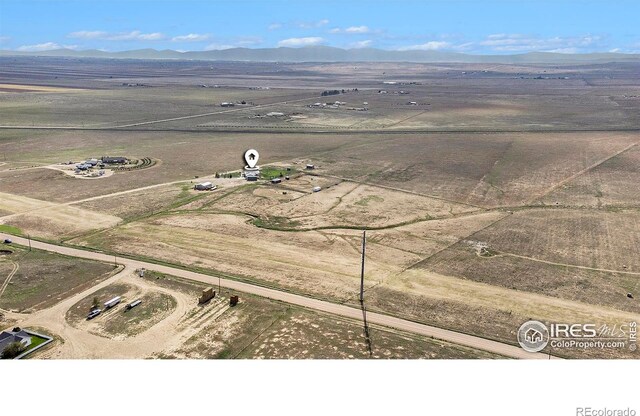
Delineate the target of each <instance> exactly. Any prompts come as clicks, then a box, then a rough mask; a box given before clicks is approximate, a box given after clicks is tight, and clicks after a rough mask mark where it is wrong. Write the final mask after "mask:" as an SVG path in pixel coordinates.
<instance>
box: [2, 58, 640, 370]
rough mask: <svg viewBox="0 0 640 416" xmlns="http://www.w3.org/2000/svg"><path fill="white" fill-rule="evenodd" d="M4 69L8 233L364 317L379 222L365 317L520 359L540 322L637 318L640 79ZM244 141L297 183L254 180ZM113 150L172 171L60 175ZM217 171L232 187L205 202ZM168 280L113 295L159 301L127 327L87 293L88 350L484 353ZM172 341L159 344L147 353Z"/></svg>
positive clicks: (307, 68)
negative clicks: (521, 334) (480, 341)
mask: <svg viewBox="0 0 640 416" xmlns="http://www.w3.org/2000/svg"><path fill="white" fill-rule="evenodd" d="M0 63H4V64H6V65H0V89H2V93H1V94H0V116H1V118H2V122H1V123H0V124H1V125H2V126H0V224H2V228H0V229H2V230H3V231H7V232H14V233H18V232H21V233H22V234H29V235H31V236H34V237H38V238H43V239H48V240H52V241H56V242H64V244H71V245H77V246H82V247H85V248H89V249H96V250H105V251H107V252H109V253H117V254H123V255H124V254H126V255H129V256H132V257H144V258H146V259H154V260H157V261H162V262H166V263H173V264H178V265H181V266H185V267H191V268H197V269H198V270H202V271H206V272H208V273H211V274H213V275H219V274H222V275H224V276H226V277H229V278H233V279H238V280H243V281H247V282H254V283H257V284H260V285H266V286H270V287H274V288H278V289H283V290H287V291H291V292H295V293H298V294H302V295H307V296H311V297H316V298H321V299H327V300H331V301H334V302H339V303H347V304H350V305H354V306H357V305H358V303H357V300H356V299H357V294H358V285H359V273H360V255H361V251H360V250H361V235H362V234H361V231H362V230H363V229H367V230H368V231H367V237H368V240H367V242H368V245H367V261H366V273H365V287H366V304H367V307H368V308H369V309H370V310H373V311H378V312H382V313H386V314H391V315H395V316H399V317H403V318H407V319H411V320H415V321H419V322H423V323H426V324H431V325H435V326H439V327H443V328H449V329H454V330H457V331H462V332H465V333H469V334H472V335H477V336H481V337H485V338H490V339H495V340H498V341H501V342H505V343H509V344H516V338H515V331H516V330H517V328H518V327H519V325H520V324H521V323H522V322H523V321H526V320H528V319H539V320H542V321H544V322H602V323H608V324H616V323H617V324H618V325H619V324H621V323H623V322H628V321H631V320H640V304H639V303H638V299H639V298H640V284H639V283H638V281H639V280H638V279H639V278H640V262H639V260H638V258H640V253H638V248H639V247H640V240H639V239H638V235H639V233H640V225H639V224H640V219H639V217H638V207H639V206H640V204H639V201H640V200H639V198H640V194H639V193H638V186H637V183H638V181H639V180H640V168H639V166H640V165H639V164H640V147H639V146H640V111H639V110H640V100H638V99H637V98H636V99H634V98H633V97H637V96H640V83H638V80H637V75H636V74H637V65H635V64H601V65H589V64H585V65H565V66H563V65H555V66H548V65H495V64H491V65H489V64H487V65H483V64H409V63H405V64H392V63H379V64H378V63H371V64H362V63H360V64H357V65H349V64H317V63H306V64H283V63H279V64H275V63H260V64H259V63H237V62H216V63H208V62H198V61H193V62H178V61H176V62H168V61H167V62H148V61H135V60H126V61H122V62H115V61H111V60H109V61H102V60H81V61H70V62H62V61H60V60H58V59H54V58H41V59H40V58H0ZM385 81H394V82H396V84H384V83H383V82H385ZM123 84H124V85H123ZM128 84H133V85H134V86H128ZM136 84H141V85H136ZM203 85H205V86H203ZM332 89H339V90H341V89H345V92H344V93H341V94H337V95H329V96H325V97H321V96H320V95H321V93H322V92H323V91H325V90H332ZM356 89H357V91H356ZM382 91H386V93H382ZM243 100H244V101H245V104H240V102H241V101H243ZM222 101H233V102H238V104H237V105H235V106H234V107H229V108H227V107H224V108H223V107H221V106H220V102H222ZM336 101H340V102H344V103H345V104H339V105H331V103H335V102H336ZM318 102H319V103H325V104H327V103H328V105H324V106H322V105H321V106H320V107H315V106H313V104H314V103H318ZM365 102H366V103H367V104H364V103H365ZM411 102H414V103H415V104H413V103H411ZM310 105H311V106H310ZM333 107H335V108H333ZM360 107H366V108H367V111H356V110H355V108H360ZM270 112H276V113H282V115H279V114H272V115H270V116H267V114H268V113H270ZM52 127H55V128H52ZM248 148H255V149H258V150H259V152H260V162H259V164H260V165H261V166H263V167H265V168H267V170H269V171H272V170H273V169H272V168H273V167H274V166H279V167H281V168H283V169H284V168H286V167H291V168H292V169H293V170H292V171H290V175H289V176H290V179H288V180H283V181H282V183H281V184H277V185H274V184H271V183H269V182H268V181H267V180H263V181H260V182H258V183H249V182H246V181H244V180H243V179H241V178H239V177H238V171H239V170H240V169H242V167H243V166H244V162H243V161H242V160H241V156H242V154H243V153H244V151H245V150H246V149H248ZM103 155H118V156H120V155H122V156H126V157H129V158H134V159H135V158H145V157H148V158H151V159H153V160H155V161H157V163H155V164H154V165H153V166H152V167H150V168H147V169H137V170H129V171H119V172H115V173H114V174H113V175H111V176H109V177H105V178H101V179H100V180H95V181H94V180H78V179H76V178H74V177H72V176H69V175H65V174H63V173H61V172H57V171H54V170H51V169H46V168H43V167H44V166H46V165H49V164H53V163H59V162H64V161H69V160H72V161H81V160H85V159H87V158H89V157H100V156H103ZM307 163H311V164H314V165H315V166H316V169H314V170H305V164H307ZM226 172H235V175H236V177H235V178H234V179H227V178H219V179H216V178H215V174H216V173H226ZM274 172H275V170H274ZM285 172H287V171H285ZM205 180H211V181H213V182H214V183H215V184H216V185H217V186H218V188H217V189H216V190H215V191H212V192H196V191H194V190H193V189H192V188H193V185H194V183H196V182H201V181H205ZM316 186H319V187H321V191H320V192H313V191H312V190H313V188H314V187H316ZM482 247H484V248H482ZM6 257H7V256H5V259H3V258H0V274H1V275H3V276H4V275H7V274H8V273H10V272H11V270H12V269H13V266H12V264H11V262H10V261H9V260H7V258H6ZM78 265H79V266H78V267H82V262H81V261H78ZM21 270H22V267H21ZM100 275H102V274H100ZM16 276H18V275H16ZM82 276H84V275H82ZM151 276H152V277H149V278H145V279H139V281H138V280H135V277H131V276H129V277H123V278H122V280H116V281H114V282H111V283H110V284H109V285H107V286H105V287H99V288H98V289H96V291H97V293H98V294H99V295H100V296H103V295H104V296H107V295H111V294H114V293H116V292H118V294H125V295H126V298H127V300H129V299H133V298H134V297H142V298H143V299H144V300H145V301H144V302H143V303H144V304H145V305H148V306H145V307H144V308H141V309H139V310H138V311H135V313H132V314H130V315H124V314H123V313H122V311H112V312H114V313H110V314H105V315H104V316H102V317H101V318H99V319H96V320H95V321H91V322H86V321H84V316H85V315H86V310H85V309H86V306H87V305H86V304H87V302H91V299H92V296H85V297H84V298H83V299H81V300H80V299H79V300H78V302H76V305H75V306H74V307H72V308H70V312H69V314H68V315H67V317H68V319H69V322H71V323H72V325H73V328H74V329H73V330H70V331H78V332H72V333H73V335H72V336H73V337H76V336H77V337H79V338H80V339H83V340H85V341H86V342H87V343H88V344H87V345H91V342H96V343H99V342H107V341H109V340H112V339H113V340H119V341H118V342H131V343H132V344H131V345H133V346H134V347H132V348H133V349H132V350H131V353H132V354H133V353H134V352H135V353H136V354H139V355H140V356H141V357H147V356H155V357H178V358H213V357H226V358H232V357H238V358H303V357H314V358H365V357H374V358H385V357H388V358H400V357H407V358H408V357H410V358H422V357H424V358H467V357H469V358H471V357H481V358H489V357H490V355H488V354H484V353H480V352H478V351H471V350H466V349H464V348H461V347H457V346H453V345H450V344H446V343H442V342H439V341H434V340H428V339H424V338H420V337H416V336H414V335H410V334H405V333H398V332H394V331H390V330H389V329H388V328H379V327H371V328H370V339H369V342H371V344H370V345H369V346H368V342H367V340H366V339H364V338H363V328H362V325H361V324H362V322H355V321H350V320H342V319H337V318H335V317H333V316H330V315H323V314H320V313H316V312H312V311H307V310H299V309H296V308H293V307H290V306H287V305H284V304H280V303H277V302H271V301H267V300H265V299H260V298H254V297H248V298H246V302H241V304H240V305H239V306H238V307H236V308H231V309H230V308H228V304H227V303H226V300H227V299H228V298H227V297H228V295H230V294H229V293H224V294H223V296H222V297H219V298H218V299H217V300H215V301H214V302H211V303H210V304H208V305H206V306H204V307H198V306H197V305H196V304H195V303H194V302H195V298H196V297H197V296H198V292H199V291H200V290H201V289H202V287H201V285H198V284H194V283H189V282H186V281H180V280H176V279H172V278H170V277H167V276H156V275H153V274H151ZM85 277H86V276H85ZM93 278H95V276H93V277H92V279H93ZM82 279H84V278H82ZM82 279H81V280H82ZM14 280H15V278H14ZM15 281H16V282H19V281H20V280H19V279H18V280H15ZM65 281H66V279H65ZM82 281H84V280H82ZM81 284H82V282H77V281H76V280H74V279H70V280H69V282H68V285H67V284H66V283H65V287H67V286H68V289H66V290H72V288H74V287H77V286H78V285H81ZM105 284H106V283H105ZM16 287H17V286H16ZM82 287H84V286H82ZM10 289H11V285H10V286H9V287H8V289H7V291H6V292H5V295H3V296H2V297H0V306H2V307H4V306H3V299H10V298H7V295H6V294H7V293H8V294H9V295H11V293H12V292H11V291H10ZM25 290H27V289H25ZM628 295H631V297H629V296H628ZM55 296H60V295H59V294H57V295H55ZM62 298H64V296H62V297H61V299H62ZM16 299H17V298H16ZM171 299H173V301H172V300H171ZM41 301H44V299H38V302H41ZM4 302H6V300H5V301H4ZM21 302H22V301H21ZM25 302H26V301H25ZM36 303H37V302H36ZM53 303H55V302H53ZM53 303H51V304H45V307H47V306H50V305H53ZM7 305H8V306H7V308H23V307H22V306H15V305H14V306H11V305H9V304H7ZM12 305H13V304H12ZM16 305H17V303H16ZM25 305H26V304H25ZM162 305H165V306H164V307H163V306H162ZM28 307H33V304H32V303H29V305H26V306H24V308H28ZM74 308H75V309H74ZM115 312H117V313H115ZM132 312H134V311H132ZM65 313H66V311H65ZM7 319H14V317H9V318H7ZM175 328H178V329H175ZM174 329H175V331H174ZM163 330H167V331H169V333H170V334H173V335H172V336H174V338H175V340H173V341H172V342H168V343H167V344H166V345H164V346H163V348H162V349H161V350H162V351H161V352H158V351H154V350H152V349H149V348H148V347H146V346H144V345H143V344H142V343H143V341H144V340H145V339H146V338H147V337H152V336H155V335H156V334H158V333H160V332H161V331H163ZM85 332H86V333H90V334H94V335H96V337H97V338H98V339H99V340H95V339H93V338H86V339H85V338H83V335H82V334H83V333H85ZM67 335H68V334H67ZM127 340H128V341H127ZM105 345H106V344H105ZM114 345H115V344H114ZM371 346H372V348H370V347H371ZM74 348H78V347H77V346H74ZM105 348H106V347H105ZM109 348H111V347H109ZM109 348H106V349H105V350H104V352H105V354H106V353H107V352H109V353H112V354H114V356H118V357H120V356H121V355H120V354H119V353H118V352H117V351H116V350H115V349H109ZM73 351H74V350H73V349H71V347H69V350H68V352H65V354H67V353H68V354H70V355H73ZM75 351H76V352H78V351H85V350H82V349H77V350H75ZM85 352H86V351H85ZM553 353H554V354H557V355H560V356H563V357H570V358H598V357H600V358H630V357H632V358H635V357H637V352H636V353H631V352H629V351H619V350H607V351H594V350H590V351H553Z"/></svg>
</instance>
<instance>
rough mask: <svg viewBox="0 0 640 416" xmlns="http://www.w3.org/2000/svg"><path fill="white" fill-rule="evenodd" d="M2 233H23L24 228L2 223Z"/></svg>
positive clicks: (0, 227) (0, 225) (0, 228)
mask: <svg viewBox="0 0 640 416" xmlns="http://www.w3.org/2000/svg"><path fill="white" fill-rule="evenodd" d="M0 233H7V234H13V235H23V233H22V230H21V229H20V228H18V227H14V226H13V225H8V224H0Z"/></svg>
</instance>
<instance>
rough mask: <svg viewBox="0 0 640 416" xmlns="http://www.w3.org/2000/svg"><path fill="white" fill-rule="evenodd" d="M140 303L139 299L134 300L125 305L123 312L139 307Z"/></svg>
mask: <svg viewBox="0 0 640 416" xmlns="http://www.w3.org/2000/svg"><path fill="white" fill-rule="evenodd" d="M141 303H142V301H141V300H140V299H138V300H134V301H133V302H131V303H129V304H127V306H125V310H127V311H128V310H129V309H133V308H135V307H136V306H138V305H140V304H141Z"/></svg>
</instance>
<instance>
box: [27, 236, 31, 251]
mask: <svg viewBox="0 0 640 416" xmlns="http://www.w3.org/2000/svg"><path fill="white" fill-rule="evenodd" d="M27 238H28V239H29V251H31V234H27Z"/></svg>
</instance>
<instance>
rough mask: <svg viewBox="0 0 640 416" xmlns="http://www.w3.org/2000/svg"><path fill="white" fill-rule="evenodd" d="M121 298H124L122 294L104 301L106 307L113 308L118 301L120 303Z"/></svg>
mask: <svg viewBox="0 0 640 416" xmlns="http://www.w3.org/2000/svg"><path fill="white" fill-rule="evenodd" d="M121 300H122V298H121V297H120V296H116V297H115V298H113V299H111V300H110V301H107V302H105V303H104V308H105V309H110V308H113V307H114V306H116V305H117V304H118V303H120V301H121Z"/></svg>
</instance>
